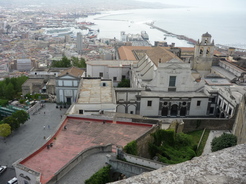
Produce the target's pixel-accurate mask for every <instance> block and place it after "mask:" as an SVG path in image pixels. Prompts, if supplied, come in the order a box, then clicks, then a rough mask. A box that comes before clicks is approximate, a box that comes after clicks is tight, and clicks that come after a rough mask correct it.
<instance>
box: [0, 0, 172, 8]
mask: <svg viewBox="0 0 246 184" xmlns="http://www.w3.org/2000/svg"><path fill="white" fill-rule="evenodd" d="M28 5H39V6H43V7H46V6H49V7H50V8H54V9H55V8H60V7H63V6H65V5H69V6H70V7H71V6H73V5H74V6H77V7H85V8H95V9H102V8H103V9H133V8H134V9H135V8H170V7H172V8H173V7H177V6H174V5H168V4H163V3H157V2H141V1H137V0H42V1H40V0H7V1H6V0H0V6H12V7H21V6H22V7H23V6H28Z"/></svg>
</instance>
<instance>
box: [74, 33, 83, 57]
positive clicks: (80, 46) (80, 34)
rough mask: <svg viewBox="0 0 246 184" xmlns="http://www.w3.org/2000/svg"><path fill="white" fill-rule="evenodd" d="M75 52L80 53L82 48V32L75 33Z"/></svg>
mask: <svg viewBox="0 0 246 184" xmlns="http://www.w3.org/2000/svg"><path fill="white" fill-rule="evenodd" d="M76 46H77V52H78V53H79V54H81V53H82V49H83V36H82V33H77V45H76Z"/></svg>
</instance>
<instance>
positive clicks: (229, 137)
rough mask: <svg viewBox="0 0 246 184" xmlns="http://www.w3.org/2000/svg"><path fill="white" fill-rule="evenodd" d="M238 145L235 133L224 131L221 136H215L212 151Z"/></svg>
mask: <svg viewBox="0 0 246 184" xmlns="http://www.w3.org/2000/svg"><path fill="white" fill-rule="evenodd" d="M235 145H237V137H236V136H235V135H233V134H226V133H223V134H222V135H221V136H219V137H215V138H214V139H213V140H212V142H211V151H212V152H214V151H218V150H221V149H224V148H228V147H231V146H235Z"/></svg>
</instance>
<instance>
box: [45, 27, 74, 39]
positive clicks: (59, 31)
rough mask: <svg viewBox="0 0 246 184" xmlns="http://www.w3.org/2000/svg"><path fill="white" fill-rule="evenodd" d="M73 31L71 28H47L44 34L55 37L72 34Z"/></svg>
mask: <svg viewBox="0 0 246 184" xmlns="http://www.w3.org/2000/svg"><path fill="white" fill-rule="evenodd" d="M72 33H73V31H72V30H71V28H53V29H46V30H45V32H44V34H46V35H51V36H54V37H59V36H65V35H70V34H72Z"/></svg>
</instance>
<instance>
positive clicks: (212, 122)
mask: <svg viewBox="0 0 246 184" xmlns="http://www.w3.org/2000/svg"><path fill="white" fill-rule="evenodd" d="M183 121H184V129H183V132H190V131H194V130H202V129H204V128H206V129H209V130H232V128H233V124H234V121H235V118H234V117H233V118H231V119H225V118H223V119H222V118H221V119H218V118H217V119H205V118H204V119H183Z"/></svg>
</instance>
